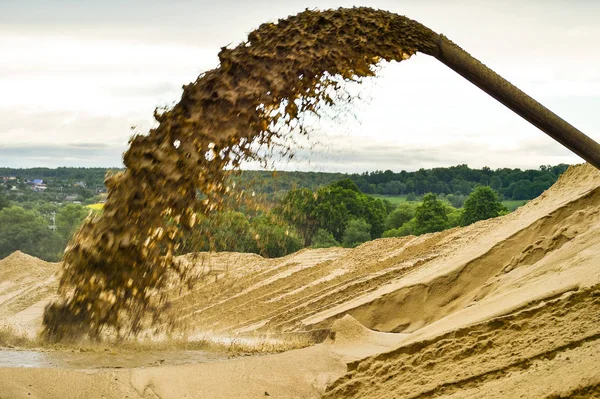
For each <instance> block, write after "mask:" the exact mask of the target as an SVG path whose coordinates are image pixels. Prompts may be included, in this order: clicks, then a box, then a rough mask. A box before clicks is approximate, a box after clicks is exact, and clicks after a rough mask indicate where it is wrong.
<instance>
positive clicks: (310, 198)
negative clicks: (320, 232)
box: [280, 188, 318, 247]
mask: <svg viewBox="0 0 600 399" xmlns="http://www.w3.org/2000/svg"><path fill="white" fill-rule="evenodd" d="M315 197H316V196H315V194H314V193H313V192H312V191H310V190H309V189H307V188H301V189H293V190H290V191H288V193H287V194H286V196H285V197H284V199H283V200H282V201H281V206H280V213H281V215H282V216H283V218H284V219H285V220H286V221H287V222H288V223H291V224H292V225H293V226H294V227H296V229H297V230H298V232H299V233H300V235H301V236H302V239H303V241H304V246H305V247H308V246H310V245H311V243H312V240H313V236H314V234H315V231H316V230H317V227H318V221H317V219H316V217H315V207H316V198H315Z"/></svg>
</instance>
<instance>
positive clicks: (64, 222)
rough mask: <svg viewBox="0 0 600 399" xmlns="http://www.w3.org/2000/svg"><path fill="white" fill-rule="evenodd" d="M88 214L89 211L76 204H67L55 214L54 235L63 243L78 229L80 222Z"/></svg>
mask: <svg viewBox="0 0 600 399" xmlns="http://www.w3.org/2000/svg"><path fill="white" fill-rule="evenodd" d="M89 213H90V210H89V209H86V208H84V207H82V206H81V205H77V204H68V205H66V206H63V207H62V208H60V209H59V211H58V212H57V213H56V233H57V234H58V235H59V236H60V237H61V238H62V239H63V240H64V241H65V243H66V242H67V241H69V239H70V238H71V236H72V235H73V234H74V233H75V232H76V231H77V229H79V226H80V225H81V222H83V220H84V219H85V218H86V217H87V215H88V214H89Z"/></svg>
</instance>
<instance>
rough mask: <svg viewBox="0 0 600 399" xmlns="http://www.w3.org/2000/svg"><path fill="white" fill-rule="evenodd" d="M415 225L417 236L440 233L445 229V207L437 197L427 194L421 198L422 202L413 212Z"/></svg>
mask: <svg viewBox="0 0 600 399" xmlns="http://www.w3.org/2000/svg"><path fill="white" fill-rule="evenodd" d="M415 224H416V226H415V230H416V233H417V234H424V233H433V232H436V231H442V230H444V229H445V228H446V227H447V225H448V215H447V214H446V207H445V206H444V203H443V202H442V201H440V200H439V199H438V198H437V195H435V194H432V193H429V194H426V195H425V196H424V197H423V202H422V203H421V205H419V206H418V207H417V209H416V211H415Z"/></svg>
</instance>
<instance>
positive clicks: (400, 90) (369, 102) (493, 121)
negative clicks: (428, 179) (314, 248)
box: [0, 0, 600, 172]
mask: <svg viewBox="0 0 600 399" xmlns="http://www.w3.org/2000/svg"><path fill="white" fill-rule="evenodd" d="M353 5H364V6H371V7H375V8H381V9H386V10H390V11H393V12H396V13H399V14H403V15H406V16H408V17H410V18H413V19H416V20H417V21H419V22H422V23H424V24H425V25H427V26H429V27H430V28H432V29H433V30H435V31H437V32H439V33H443V34H445V35H446V36H448V37H449V38H450V39H452V40H453V41H455V42H456V43H458V44H459V45H460V46H461V47H463V48H464V49H465V50H467V51H469V52H470V53H471V54H472V55H474V56H475V57H476V58H478V59H480V60H481V61H482V62H484V63H485V64H486V65H488V66H489V67H491V68H492V69H494V70H495V71H496V72H498V73H500V74H501V75H502V76H504V77H505V78H507V79H508V80H509V81H511V82H512V83H514V84H516V85H517V86H518V87H520V88H521V89H522V90H524V91H525V92H526V93H528V94H530V95H531V96H532V97H534V98H535V99H537V100H538V101H540V102H541V103H542V104H544V105H546V106H547V107H549V108H550V109H551V110H553V111H554V112H555V113H557V114H558V115H560V116H561V117H563V118H564V119H566V120H567V121H568V122H570V123H571V124H573V125H575V126H576V127H577V128H579V129H580V130H582V131H583V132H584V133H586V134H587V135H589V136H591V137H592V138H594V139H596V140H600V42H599V41H598V39H600V23H598V20H597V18H598V16H599V15H600V1H596V0H589V1H583V0H581V1H558V0H554V1H551V0H547V1H511V0H500V1H487V0H486V1H482V0H473V1H470V0H460V1H459V0H456V1H448V0H440V1H434V0H423V1H416V0H412V1H401V0H396V1H384V0H380V1H371V0H363V1H362V2H357V1H319V0H313V1H266V0H263V1H249V0H246V1H243V0H235V1H234V0H220V1H214V0H213V1H210V2H209V1H205V0H170V1H164V0H161V1H154V0H102V1H96V0H94V1H92V0H88V1H81V0H0V166H10V167H33V166H47V167H57V166H105V167H110V166H120V165H121V154H122V152H123V151H125V149H126V147H127V140H128V138H129V136H130V135H131V134H132V130H131V127H132V126H136V131H137V132H140V133H143V132H146V131H147V130H148V128H149V127H150V126H152V121H153V120H152V112H153V110H154V108H155V107H156V106H163V105H169V104H173V103H174V102H176V101H177V100H178V98H179V96H180V95H181V86H182V85H183V84H185V83H188V82H190V81H192V80H194V79H195V78H196V76H197V75H198V74H199V73H201V72H202V71H205V70H207V69H211V68H214V67H216V66H217V53H218V50H219V48H220V47H222V46H225V45H229V44H236V43H239V42H240V41H242V40H244V39H245V37H246V35H247V34H248V33H249V32H250V31H252V30H253V29H254V28H256V27H257V26H258V25H260V24H261V23H263V22H265V21H273V20H276V19H278V18H283V17H286V16H288V15H290V14H295V13H297V12H299V11H302V10H304V9H305V8H320V9H324V8H332V7H338V6H353ZM362 94H363V97H364V98H365V99H366V100H365V101H363V102H361V103H359V104H357V106H356V109H355V111H354V114H355V118H349V119H347V120H345V121H341V122H336V123H333V122H324V123H323V124H322V125H321V126H319V130H320V131H321V132H322V136H321V135H319V139H320V140H319V141H320V142H321V143H322V144H321V145H318V146H316V147H315V148H314V149H313V150H312V151H307V150H303V151H300V152H299V155H300V157H299V158H300V160H299V161H298V162H293V163H279V164H278V165H277V166H278V168H281V169H299V170H316V171H345V172H348V171H351V172H363V171H366V170H377V169H379V170H385V169H392V170H402V169H406V170H416V169H419V168H421V167H424V168H429V167H434V166H451V165H456V164H462V163H466V164H468V165H470V166H471V167H482V166H490V167H492V168H496V167H504V166H508V167H521V168H530V167H532V168H537V167H538V166H539V165H542V164H557V163H561V162H565V163H576V162H581V160H580V159H579V158H578V157H577V156H575V155H572V154H571V153H570V152H569V151H568V150H566V149H564V148H563V147H562V146H561V145H559V144H557V143H555V142H554V141H553V140H552V139H550V138H549V137H547V136H546V135H545V134H543V133H542V132H540V131H538V130H537V129H536V128H534V127H533V126H531V125H529V124H528V123H527V122H525V121H524V120H522V119H521V118H520V117H519V116H517V115H515V114H513V113H512V112H511V111H509V110H508V109H506V108H505V107H504V106H502V105H501V104H499V103H497V102H496V101H495V100H493V99H492V98H491V97H489V96H488V95H486V94H485V93H483V92H482V91H480V90H479V89H477V88H476V87H474V86H472V85H471V84H470V83H468V82H467V81H466V80H464V79H463V78H461V77H460V76H458V75H457V74H456V73H454V72H453V71H451V70H449V69H448V68H447V67H446V66H444V65H443V64H441V63H440V62H438V61H437V60H435V59H433V58H431V57H428V56H426V55H423V54H420V55H417V56H415V57H413V58H412V59H410V60H409V61H407V62H402V63H400V64H390V65H386V66H385V67H384V68H383V70H382V72H381V75H380V77H378V78H377V79H374V80H373V81H372V82H368V83H367V84H365V85H363V87H362Z"/></svg>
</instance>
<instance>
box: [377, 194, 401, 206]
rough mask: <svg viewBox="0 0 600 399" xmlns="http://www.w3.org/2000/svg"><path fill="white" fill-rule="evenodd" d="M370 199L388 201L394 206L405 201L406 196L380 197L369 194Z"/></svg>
mask: <svg viewBox="0 0 600 399" xmlns="http://www.w3.org/2000/svg"><path fill="white" fill-rule="evenodd" d="M369 195H370V196H371V197H374V198H379V199H382V200H388V201H390V202H391V203H392V204H394V205H398V204H401V203H403V202H409V201H406V195H380V194H369Z"/></svg>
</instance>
